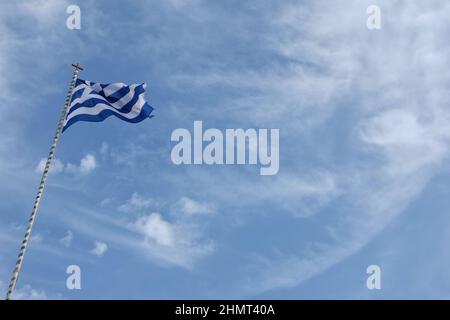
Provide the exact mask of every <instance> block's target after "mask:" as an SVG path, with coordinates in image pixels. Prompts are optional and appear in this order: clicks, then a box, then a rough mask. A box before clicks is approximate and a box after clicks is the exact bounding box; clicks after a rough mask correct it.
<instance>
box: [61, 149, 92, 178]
mask: <svg viewBox="0 0 450 320" xmlns="http://www.w3.org/2000/svg"><path fill="white" fill-rule="evenodd" d="M95 168H97V161H96V159H95V157H94V156H93V155H92V154H89V153H88V154H86V155H85V156H84V157H83V158H82V159H81V160H80V164H79V165H75V164H72V163H68V164H67V165H66V167H65V171H66V172H69V173H73V174H77V173H80V174H82V175H86V174H88V173H90V172H91V171H93V170H94V169H95Z"/></svg>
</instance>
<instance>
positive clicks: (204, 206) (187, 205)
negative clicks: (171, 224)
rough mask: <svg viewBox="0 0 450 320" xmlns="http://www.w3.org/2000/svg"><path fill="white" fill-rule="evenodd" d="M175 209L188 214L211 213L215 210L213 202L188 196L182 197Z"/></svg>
mask: <svg viewBox="0 0 450 320" xmlns="http://www.w3.org/2000/svg"><path fill="white" fill-rule="evenodd" d="M173 209H174V211H175V212H176V213H178V212H180V213H183V214H187V215H196V214H210V213H213V212H214V211H215V208H214V206H213V205H212V204H211V203H207V202H199V201H196V200H193V199H191V198H188V197H182V198H181V199H180V200H179V201H178V202H177V203H176V204H175V205H174V208H173Z"/></svg>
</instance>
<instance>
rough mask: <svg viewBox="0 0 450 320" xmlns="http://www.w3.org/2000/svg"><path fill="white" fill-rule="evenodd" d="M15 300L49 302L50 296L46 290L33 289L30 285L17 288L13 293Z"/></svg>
mask: <svg viewBox="0 0 450 320" xmlns="http://www.w3.org/2000/svg"><path fill="white" fill-rule="evenodd" d="M12 297H13V299H14V300H47V299H48V296H47V293H46V292H45V291H44V290H41V291H39V290H36V289H33V288H32V287H31V286H30V285H29V284H26V285H24V286H23V287H21V288H16V289H15V290H14V292H13V296H12Z"/></svg>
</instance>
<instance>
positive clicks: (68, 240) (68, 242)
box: [59, 230, 73, 248]
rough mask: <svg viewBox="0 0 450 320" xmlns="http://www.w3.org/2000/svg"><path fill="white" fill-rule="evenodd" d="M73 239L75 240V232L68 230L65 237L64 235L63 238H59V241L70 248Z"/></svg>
mask: <svg viewBox="0 0 450 320" xmlns="http://www.w3.org/2000/svg"><path fill="white" fill-rule="evenodd" d="M72 240H73V233H72V231H70V230H68V231H67V233H66V235H65V236H64V237H62V238H61V239H59V242H60V243H61V244H62V245H63V246H64V247H66V248H70V246H71V245H72Z"/></svg>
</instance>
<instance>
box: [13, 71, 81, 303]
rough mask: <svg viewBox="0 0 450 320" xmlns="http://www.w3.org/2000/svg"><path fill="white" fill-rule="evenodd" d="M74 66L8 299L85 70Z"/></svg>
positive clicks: (17, 275)
mask: <svg viewBox="0 0 450 320" xmlns="http://www.w3.org/2000/svg"><path fill="white" fill-rule="evenodd" d="M72 66H73V76H72V82H71V83H70V87H69V90H68V92H67V96H66V102H65V104H64V108H63V110H62V112H61V116H60V118H59V120H58V125H57V127H56V132H55V136H54V137H53V141H52V145H51V147H50V152H49V154H48V158H47V162H46V163H45V168H44V172H43V173H42V177H41V182H40V183H39V188H38V191H37V194H36V198H35V199H34V206H33V210H32V211H31V215H30V218H29V219H28V227H27V229H26V231H25V235H24V238H23V241H22V245H21V247H20V251H19V256H18V258H17V262H16V266H15V268H14V271H13V274H12V277H11V281H10V282H9V287H8V292H7V294H6V300H10V299H11V296H12V293H13V291H14V288H15V286H16V283H17V279H18V278H19V272H20V268H21V267H22V263H23V258H24V255H25V251H26V249H27V246H28V242H29V240H30V235H31V231H32V229H33V225H34V221H35V220H36V215H37V212H38V209H39V204H40V202H41V198H42V193H43V192H44V187H45V182H46V181H47V177H48V173H49V170H50V165H51V163H52V160H53V158H54V157H55V150H56V145H57V143H58V140H59V137H60V136H61V132H62V128H63V126H64V120H65V118H66V114H67V109H68V108H69V105H70V99H71V97H72V91H73V89H74V88H75V83H76V81H77V78H78V70H83V68H81V67H80V66H79V64H78V63H77V64H72Z"/></svg>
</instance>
